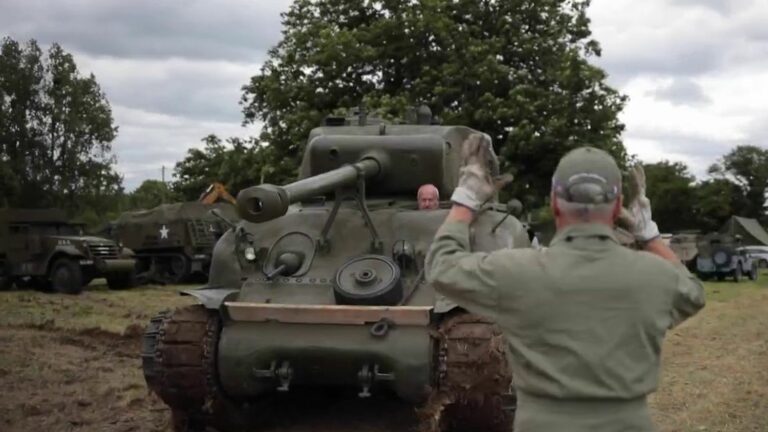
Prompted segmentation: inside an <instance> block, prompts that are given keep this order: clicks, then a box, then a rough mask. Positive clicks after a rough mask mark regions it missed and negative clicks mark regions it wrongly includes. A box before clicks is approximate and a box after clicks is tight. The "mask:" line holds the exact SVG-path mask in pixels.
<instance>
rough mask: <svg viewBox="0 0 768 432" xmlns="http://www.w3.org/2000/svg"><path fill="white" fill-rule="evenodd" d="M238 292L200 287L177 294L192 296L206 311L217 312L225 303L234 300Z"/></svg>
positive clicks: (228, 289) (233, 289)
mask: <svg viewBox="0 0 768 432" xmlns="http://www.w3.org/2000/svg"><path fill="white" fill-rule="evenodd" d="M239 291H240V290H238V289H235V288H223V287H202V288H196V289H190V290H184V291H181V292H180V293H179V294H181V295H187V296H192V297H194V298H196V299H197V301H199V302H200V304H202V305H203V306H205V308H206V309H213V310H219V309H220V308H221V305H223V304H224V302H225V301H229V300H232V299H234V298H235V296H236V295H237V293H238V292H239Z"/></svg>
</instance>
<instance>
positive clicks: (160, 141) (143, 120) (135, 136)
mask: <svg viewBox="0 0 768 432" xmlns="http://www.w3.org/2000/svg"><path fill="white" fill-rule="evenodd" d="M114 108H115V109H114V111H115V118H116V120H117V121H118V122H119V123H120V131H119V133H118V137H117V138H116V139H115V141H114V142H113V143H112V150H113V152H114V153H115V154H116V155H117V166H116V169H117V171H118V172H119V173H121V174H122V175H123V177H124V182H123V186H124V187H125V189H126V190H127V191H131V190H133V189H135V188H136V187H138V186H139V185H140V184H141V182H142V181H144V180H146V179H148V178H151V179H160V178H161V174H162V172H161V169H162V166H165V169H166V180H171V179H172V178H171V173H172V171H173V167H174V166H175V164H176V162H178V161H180V160H182V159H183V158H184V156H186V154H187V151H188V150H189V149H190V148H194V147H197V148H200V147H202V146H203V143H202V141H201V140H202V138H203V137H205V136H206V135H208V134H211V133H214V134H216V135H218V136H220V137H222V138H226V137H230V136H241V137H245V136H249V135H255V134H256V131H255V130H253V128H243V127H241V126H240V124H239V122H236V121H235V122H201V121H198V120H194V119H188V118H183V117H170V116H165V115H159V114H153V113H148V112H143V111H139V110H132V109H127V108H125V107H121V106H116V107H114Z"/></svg>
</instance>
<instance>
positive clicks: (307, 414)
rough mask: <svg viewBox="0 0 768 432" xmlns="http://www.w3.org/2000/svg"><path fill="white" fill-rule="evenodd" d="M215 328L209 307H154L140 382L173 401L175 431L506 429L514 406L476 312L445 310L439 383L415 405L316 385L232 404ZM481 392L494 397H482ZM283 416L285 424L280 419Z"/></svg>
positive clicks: (498, 339) (502, 365)
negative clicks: (336, 393)
mask: <svg viewBox="0 0 768 432" xmlns="http://www.w3.org/2000/svg"><path fill="white" fill-rule="evenodd" d="M219 329H220V322H219V318H218V317H217V316H216V315H215V314H214V313H211V312H209V311H207V310H205V309H204V308H203V307H201V306H188V307H184V308H179V309H176V310H174V311H173V312H170V311H164V312H162V313H160V314H159V315H157V316H156V317H154V318H153V319H152V321H151V323H150V325H149V326H148V328H147V331H146V333H145V335H144V340H143V348H142V363H143V368H144V371H145V375H146V377H147V382H148V383H149V386H150V387H151V388H152V389H153V390H154V391H155V392H156V393H157V394H158V395H159V396H160V397H161V398H162V400H163V401H165V402H166V403H167V404H168V405H169V406H171V407H173V423H174V428H175V430H177V431H187V430H190V431H198V430H200V431H202V430H206V429H205V428H206V425H208V426H212V427H213V428H215V429H217V430H261V431H273V430H274V431H289V430H291V431H294V430H296V431H298V430H335V431H336V430H337V431H342V430H355V431H358V432H360V431H386V430H400V431H405V430H413V431H420V432H436V431H459V430H484V431H507V430H511V427H510V423H511V415H509V414H511V410H509V406H510V403H511V405H512V406H514V400H513V398H512V397H511V395H510V394H509V390H510V386H511V377H510V375H509V374H508V372H507V369H506V362H505V356H504V349H503V338H502V336H501V333H500V332H499V331H498V329H496V327H495V326H494V325H493V324H492V323H491V322H490V321H488V320H485V319H483V318H481V317H477V316H474V315H471V314H467V313H458V314H453V315H452V316H449V317H448V318H447V319H446V320H444V321H443V323H442V324H441V326H440V327H439V328H438V331H437V334H436V335H435V337H436V338H437V339H438V340H439V343H438V349H437V353H436V355H437V359H436V361H437V364H438V367H437V368H436V371H437V373H438V376H437V377H435V378H436V379H437V382H438V383H439V385H438V388H437V389H436V391H434V392H433V394H432V396H431V397H430V399H429V401H428V402H427V403H426V404H425V405H424V406H422V407H418V408H417V407H413V406H408V405H406V404H404V403H401V402H400V403H399V402H396V401H393V400H387V399H383V400H377V398H373V399H368V400H365V401H362V400H359V399H357V398H350V397H346V398H345V397H340V398H336V397H329V395H328V394H327V391H323V392H318V394H315V393H308V394H303V395H300V396H297V395H293V394H289V395H286V396H285V397H283V396H281V397H280V399H279V401H277V400H276V398H266V399H265V400H263V401H260V402H256V403H253V404H248V405H247V406H246V409H245V410H243V409H240V408H239V407H238V406H236V405H235V404H233V403H232V402H230V401H229V400H228V399H227V398H226V396H225V395H224V394H223V393H222V392H221V390H220V389H219V387H218V384H217V380H216V378H215V359H216V342H217V336H218V333H219ZM489 392H493V393H496V395H494V396H491V397H488V396H487V393H489ZM290 420H294V422H293V423H294V424H293V425H289V424H288V423H291V422H290ZM296 420H298V421H296ZM343 420H348V421H350V422H351V423H353V424H356V425H355V426H352V427H351V428H350V429H347V428H346V427H345V426H344V425H342V424H340V423H341V421H343ZM302 424H306V426H307V427H308V428H307V429H304V428H303V426H302ZM296 426H298V427H299V428H298V429H296ZM350 426H351V425H350Z"/></svg>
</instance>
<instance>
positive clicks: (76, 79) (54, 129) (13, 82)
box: [0, 37, 121, 213]
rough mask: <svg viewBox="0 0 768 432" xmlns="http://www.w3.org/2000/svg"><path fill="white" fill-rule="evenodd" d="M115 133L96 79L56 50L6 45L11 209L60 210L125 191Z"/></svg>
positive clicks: (5, 133) (2, 52)
mask: <svg viewBox="0 0 768 432" xmlns="http://www.w3.org/2000/svg"><path fill="white" fill-rule="evenodd" d="M116 133H117V127H115V126H113V119H112V111H111V108H110V106H109V102H108V101H107V99H106V97H105V95H104V93H103V92H102V91H101V89H100V87H99V85H98V83H97V82H96V78H95V77H94V76H93V74H91V75H90V76H88V77H82V76H80V73H79V72H78V70H77V66H76V65H75V62H74V59H73V58H72V56H71V55H70V54H68V53H66V52H65V51H64V50H63V49H62V48H61V47H60V46H59V45H58V44H53V45H52V46H51V47H50V49H49V50H48V52H47V56H45V58H44V56H43V53H42V51H41V49H40V47H39V46H38V45H37V43H36V42H35V41H34V40H30V41H29V42H28V43H27V45H26V46H21V45H20V44H19V43H18V42H16V41H14V40H13V39H11V38H9V37H6V38H4V39H3V40H2V46H0V155H2V158H0V176H2V179H3V180H4V182H3V183H5V182H8V183H7V184H4V185H3V186H2V189H3V190H2V191H0V192H2V193H3V194H4V196H5V201H6V203H7V204H8V205H11V206H35V207H44V206H60V207H63V208H65V209H67V210H69V211H70V212H71V213H76V212H77V211H79V210H80V209H81V208H82V207H83V203H82V200H83V198H87V197H93V198H94V199H97V198H98V197H99V196H101V195H102V194H104V193H114V192H116V191H117V190H118V189H119V188H120V184H121V178H120V176H118V175H117V174H116V173H115V172H114V170H113V164H114V162H115V157H114V156H113V155H112V154H111V150H112V149H111V142H112V140H113V139H114V138H115V135H116Z"/></svg>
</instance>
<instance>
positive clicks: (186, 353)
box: [141, 305, 226, 432]
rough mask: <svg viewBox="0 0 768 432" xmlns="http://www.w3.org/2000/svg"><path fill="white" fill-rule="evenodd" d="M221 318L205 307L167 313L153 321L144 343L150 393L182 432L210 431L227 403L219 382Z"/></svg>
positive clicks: (188, 307) (164, 312)
mask: <svg viewBox="0 0 768 432" xmlns="http://www.w3.org/2000/svg"><path fill="white" fill-rule="evenodd" d="M220 327H221V324H220V319H219V317H218V316H217V315H216V314H215V313H212V312H209V311H207V310H206V309H205V308H204V307H203V306H201V305H195V306H187V307H183V308H178V309H176V310H174V311H172V312H171V311H163V312H161V313H160V314H158V315H157V316H155V317H154V318H152V319H151V321H150V323H149V325H148V326H147V329H146V332H145V333H144V340H143V344H142V353H141V357H142V369H143V371H144V378H145V380H146V382H147V386H148V387H149V389H150V390H152V391H153V392H154V393H156V394H157V395H158V396H159V397H160V399H162V400H163V402H165V403H166V404H167V405H168V406H169V407H170V408H171V412H172V415H173V429H174V431H176V432H192V431H204V430H206V425H213V424H215V423H217V421H218V419H217V417H221V416H219V415H218V413H219V411H220V410H221V409H222V407H223V405H225V404H226V400H225V399H224V397H223V395H222V393H221V391H220V389H219V385H218V382H217V379H216V374H215V370H216V369H215V368H216V364H215V362H216V346H217V342H218V337H219V330H220Z"/></svg>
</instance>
